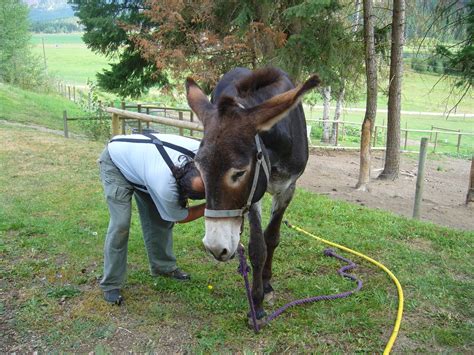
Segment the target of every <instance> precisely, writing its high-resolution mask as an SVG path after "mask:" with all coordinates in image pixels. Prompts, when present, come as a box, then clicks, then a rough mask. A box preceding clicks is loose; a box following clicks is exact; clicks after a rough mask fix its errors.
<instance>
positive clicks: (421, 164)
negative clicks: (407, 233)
mask: <svg viewBox="0 0 474 355" xmlns="http://www.w3.org/2000/svg"><path fill="white" fill-rule="evenodd" d="M427 145H428V138H421V144H420V156H419V160H418V175H417V177H416V192H415V206H414V207H413V218H415V219H420V205H421V200H422V197H423V185H424V181H423V179H424V176H425V161H426V147H427Z"/></svg>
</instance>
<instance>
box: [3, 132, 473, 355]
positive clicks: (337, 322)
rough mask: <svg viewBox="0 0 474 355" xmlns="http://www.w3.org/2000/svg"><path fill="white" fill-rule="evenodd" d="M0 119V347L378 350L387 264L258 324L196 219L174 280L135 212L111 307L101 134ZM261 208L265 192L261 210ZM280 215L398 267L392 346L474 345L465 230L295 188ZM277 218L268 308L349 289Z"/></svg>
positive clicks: (180, 231)
mask: <svg viewBox="0 0 474 355" xmlns="http://www.w3.org/2000/svg"><path fill="white" fill-rule="evenodd" d="M0 128H1V129H0V139H2V141H3V142H4V144H2V146H1V148H0V149H1V150H0V164H1V165H2V166H3V167H4V168H3V169H2V173H1V174H0V205H1V206H2V209H1V210H0V256H1V257H0V279H1V283H0V287H1V293H0V315H1V318H2V322H1V323H0V327H1V334H2V340H1V341H0V351H1V352H20V353H23V352H33V351H40V352H42V351H44V352H51V351H53V352H89V351H96V352H119V351H120V352H124V351H135V352H149V351H150V352H151V351H153V352H158V353H163V352H167V353H168V352H183V351H190V352H192V353H196V352H243V351H251V352H254V351H258V352H275V353H280V352H315V353H321V352H330V353H333V352H342V353H354V352H368V353H376V352H381V350H382V349H383V347H384V345H385V343H386V341H387V339H388V336H389V335H390V331H391V327H392V325H393V321H394V319H395V311H396V305H397V299H396V292H395V289H394V286H393V284H392V283H391V281H390V280H389V279H388V278H387V277H386V275H385V274H384V273H383V272H381V271H380V270H378V269H376V268H374V267H372V266H371V265H369V264H366V263H365V262H362V261H361V260H358V259H357V258H355V259H354V261H356V262H357V263H358V264H359V267H358V268H357V269H356V271H354V273H355V274H356V275H357V276H358V277H360V278H361V279H362V280H363V281H364V288H363V290H362V291H361V292H360V293H358V294H357V295H355V296H353V297H351V298H349V299H344V300H338V301H331V302H321V303H317V304H313V305H307V306H301V307H297V308H294V309H292V310H290V311H288V312H287V313H285V314H284V315H282V316H281V317H280V318H278V319H277V320H275V321H273V322H272V323H271V324H270V325H269V326H268V327H267V328H265V329H264V330H263V331H262V333H261V334H258V335H255V334H254V333H253V332H252V331H251V330H249V329H248V328H247V325H246V313H247V304H246V299H245V291H244V288H243V282H242V280H241V278H240V276H239V275H238V274H237V273H236V267H237V263H236V261H235V260H234V261H232V262H230V263H227V264H222V263H217V262H215V261H213V260H211V259H210V257H209V256H208V255H206V254H205V253H204V251H203V249H202V246H201V237H202V235H203V232H204V230H203V223H202V221H196V222H193V223H191V224H187V225H178V226H176V228H175V236H176V237H175V251H176V254H177V257H178V261H179V265H180V266H181V267H182V268H183V269H184V270H188V271H190V272H191V273H192V277H193V279H192V281H191V282H190V283H176V282H172V281H170V280H166V279H161V278H156V279H155V278H152V277H151V276H149V274H148V267H147V261H146V256H145V251H144V246H143V241H142V238H141V232H140V226H139V222H138V219H137V213H136V211H134V218H133V222H132V231H131V238H130V242H129V258H128V266H129V275H128V281H127V285H126V287H125V289H124V295H125V297H126V302H125V305H124V306H123V307H121V308H118V307H113V306H108V305H106V304H105V303H104V302H103V301H102V298H101V294H100V291H99V289H98V280H99V279H100V275H101V272H102V245H103V241H104V234H105V230H106V228H107V222H108V213H107V208H106V205H105V202H104V201H103V195H102V189H101V186H100V183H99V179H98V172H97V166H96V163H95V161H96V159H97V156H98V154H99V153H100V151H101V149H102V148H103V145H102V144H101V143H95V142H85V141H83V140H75V139H69V140H66V139H64V138H62V137H59V136H54V135H51V134H47V133H41V132H35V131H32V130H29V129H25V128H23V129H20V128H15V127H11V126H7V125H4V124H2V123H0ZM19 162H21V163H19ZM268 210H269V200H268V199H266V200H265V203H264V211H266V212H267V213H265V215H268ZM287 218H288V219H289V220H290V221H291V222H292V223H294V224H296V225H299V226H301V227H303V228H305V229H307V230H309V231H310V232H313V233H316V234H318V235H321V236H323V237H324V238H326V239H329V240H333V241H335V242H338V243H341V244H344V245H347V246H349V247H352V248H354V249H356V250H359V251H361V252H363V253H365V254H368V255H369V256H371V257H373V258H375V259H377V260H379V261H381V262H382V263H384V264H385V265H386V266H387V267H389V268H390V269H391V270H392V271H393V272H394V273H395V274H396V276H397V277H398V278H399V280H400V282H401V284H402V285H403V287H404V290H405V296H406V309H405V317H404V321H403V323H402V328H401V332H400V335H399V338H398V340H397V342H396V344H395V349H394V350H395V351H396V352H401V353H407V352H408V353H412V352H425V353H428V352H429V353H432V352H458V353H462V352H465V353H468V352H472V351H473V348H472V341H473V334H474V333H473V329H472V322H470V321H471V320H472V317H473V314H472V307H470V306H469V304H471V301H472V300H471V297H470V290H472V287H473V271H472V270H474V268H473V265H472V260H471V258H470V254H471V252H472V247H473V245H472V241H473V237H474V234H473V233H472V232H459V231H453V230H449V229H446V228H440V227H436V226H434V225H431V224H426V223H421V222H416V221H412V220H408V219H405V218H401V217H395V216H394V215H392V214H389V213H385V212H380V211H374V210H369V209H366V208H364V207H361V206H357V205H352V204H347V203H343V202H335V201H331V200H329V199H328V198H326V197H322V196H318V195H315V194H312V193H309V192H306V191H304V190H298V192H297V194H296V197H295V200H294V202H293V204H292V205H291V207H290V209H289V211H288V214H287ZM283 228H284V229H283V230H282V234H283V237H282V242H281V245H280V247H279V249H278V251H277V253H276V259H275V263H274V265H275V282H274V287H275V288H276V290H277V295H278V300H277V304H276V306H280V305H282V304H283V303H286V302H288V301H290V300H293V299H295V298H301V297H308V296H313V295H317V294H328V293H334V292H341V291H345V290H348V289H350V288H352V287H353V285H352V284H351V283H350V282H348V281H346V280H344V279H342V278H340V277H339V276H338V275H337V274H336V272H335V271H336V270H337V269H338V268H339V267H340V263H339V262H338V261H336V260H332V259H328V258H326V257H324V256H322V250H323V249H324V246H323V245H320V244H318V243H316V242H315V241H313V240H309V239H307V238H305V237H303V236H301V235H299V234H298V233H296V232H294V231H291V230H288V229H286V228H285V227H283ZM243 239H244V240H247V232H245V233H244V236H243ZM345 256H347V257H350V258H352V256H348V255H345ZM413 270H417V272H416V273H414V272H413ZM209 286H212V289H211V288H210V287H209ZM267 310H269V311H270V310H272V308H270V307H267Z"/></svg>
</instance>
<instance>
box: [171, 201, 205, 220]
mask: <svg viewBox="0 0 474 355" xmlns="http://www.w3.org/2000/svg"><path fill="white" fill-rule="evenodd" d="M205 208H206V204H205V203H203V204H201V205H197V206H192V207H189V209H188V216H187V217H186V218H185V219H183V220H182V221H178V222H177V223H188V222H191V221H194V220H195V219H198V218H200V217H202V216H204V209H205Z"/></svg>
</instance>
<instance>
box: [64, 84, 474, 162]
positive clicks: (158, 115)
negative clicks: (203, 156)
mask: <svg viewBox="0 0 474 355" xmlns="http://www.w3.org/2000/svg"><path fill="white" fill-rule="evenodd" d="M58 90H59V92H60V93H61V94H62V95H63V96H66V97H68V98H69V99H70V100H71V101H74V102H77V96H78V95H81V96H84V93H83V92H82V90H78V89H76V87H75V86H69V85H65V84H62V83H59V84H58ZM88 96H90V95H88ZM88 102H89V109H90V110H91V109H92V108H93V106H94V103H93V102H92V100H91V98H89V97H88ZM95 104H97V103H95ZM98 105H99V110H101V107H102V103H101V102H100V101H98ZM113 106H114V105H113V103H111V104H110V107H107V108H103V109H102V110H103V111H104V112H108V113H109V114H111V115H112V133H113V134H120V133H122V134H125V133H126V121H130V120H133V121H135V122H136V125H137V127H136V131H138V132H142V131H143V129H144V128H147V129H150V123H158V124H162V125H166V126H171V127H176V128H178V132H179V134H180V135H184V130H185V129H188V130H189V135H190V136H194V133H195V131H198V132H199V131H202V126H201V124H200V123H198V122H197V120H196V119H195V115H194V113H193V112H192V111H191V110H190V109H188V108H172V107H167V106H163V105H154V104H128V103H126V102H124V101H122V102H121V103H120V109H118V108H115V107H113ZM66 116H67V115H65V117H66ZM71 119H72V118H65V119H64V125H65V135H66V134H67V133H66V131H67V121H68V120H71ZM306 121H307V123H308V125H311V124H312V123H315V124H319V125H321V124H322V123H323V122H326V123H327V124H330V125H331V126H333V127H331V130H333V137H332V139H331V142H330V143H329V144H318V145H315V144H311V145H310V147H311V148H322V149H359V147H358V146H357V147H354V146H353V147H350V146H344V145H341V141H343V140H344V138H345V136H346V129H345V128H346V127H356V129H357V130H359V132H360V128H361V123H360V122H351V121H334V120H326V121H323V120H322V119H311V118H308V119H306ZM143 125H145V127H144V126H143ZM308 128H309V129H311V128H310V126H308ZM386 129H387V126H385V125H384V124H382V125H375V127H374V132H373V137H372V142H371V143H372V149H377V150H378V149H380V150H384V149H385V144H384V143H382V144H381V145H377V141H378V139H379V137H380V135H381V136H382V141H383V138H384V137H385V135H386ZM410 133H418V134H420V133H421V134H426V135H427V136H429V141H430V142H431V144H432V147H433V152H436V150H437V149H438V142H439V139H438V138H439V136H440V135H456V136H457V144H456V151H457V152H458V153H459V152H460V149H461V142H462V138H463V136H471V137H472V136H474V133H471V132H461V131H460V130H452V129H447V128H442V127H436V126H432V127H431V130H422V129H408V128H401V142H400V144H401V151H409V150H408V147H409V134H410ZM309 138H311V137H309ZM415 140H416V142H418V140H419V137H417V138H416V139H415ZM310 141H311V140H310Z"/></svg>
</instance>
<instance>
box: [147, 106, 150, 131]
mask: <svg viewBox="0 0 474 355" xmlns="http://www.w3.org/2000/svg"><path fill="white" fill-rule="evenodd" d="M146 114H147V115H149V114H150V108H149V107H147V108H146ZM146 128H148V129H149V128H150V121H147V122H146Z"/></svg>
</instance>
